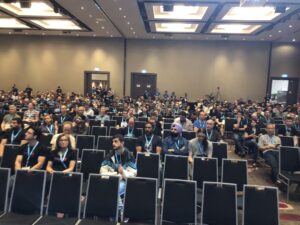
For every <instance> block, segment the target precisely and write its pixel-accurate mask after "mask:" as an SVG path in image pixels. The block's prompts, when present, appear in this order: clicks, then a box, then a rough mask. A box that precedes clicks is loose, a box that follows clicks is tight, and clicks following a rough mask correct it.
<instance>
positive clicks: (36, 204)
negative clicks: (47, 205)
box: [0, 170, 46, 225]
mask: <svg viewBox="0 0 300 225" xmlns="http://www.w3.org/2000/svg"><path fill="white" fill-rule="evenodd" d="M45 182H46V171H39V170H31V171H26V170H18V171H17V172H16V177H15V180H14V186H13V190H12V197H11V200H10V207H9V212H8V213H6V214H4V215H3V216H2V217H0V224H6V225H9V224H22V225H23V224H28V225H29V224H33V223H34V222H35V221H36V220H38V219H39V218H40V217H41V216H42V211H43V204H44V190H45Z"/></svg>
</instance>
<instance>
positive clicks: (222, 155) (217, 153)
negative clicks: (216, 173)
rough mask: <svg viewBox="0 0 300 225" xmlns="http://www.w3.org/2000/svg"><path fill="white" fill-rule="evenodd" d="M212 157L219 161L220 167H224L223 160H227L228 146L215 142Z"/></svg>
mask: <svg viewBox="0 0 300 225" xmlns="http://www.w3.org/2000/svg"><path fill="white" fill-rule="evenodd" d="M212 157H213V158H217V159H218V166H219V167H221V166H222V159H227V144H226V143H220V142H213V151H212Z"/></svg>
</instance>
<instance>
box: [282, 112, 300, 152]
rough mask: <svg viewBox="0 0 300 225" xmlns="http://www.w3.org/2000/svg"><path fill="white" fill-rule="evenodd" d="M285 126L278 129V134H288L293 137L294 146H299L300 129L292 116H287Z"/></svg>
mask: <svg viewBox="0 0 300 225" xmlns="http://www.w3.org/2000/svg"><path fill="white" fill-rule="evenodd" d="M284 125H285V126H284V127H280V128H279V129H278V131H277V133H278V136H288V137H293V139H294V146H298V135H299V134H298V131H297V129H296V127H295V126H294V121H293V118H292V117H286V118H285V120H284Z"/></svg>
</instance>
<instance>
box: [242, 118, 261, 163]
mask: <svg viewBox="0 0 300 225" xmlns="http://www.w3.org/2000/svg"><path fill="white" fill-rule="evenodd" d="M260 135H261V130H260V127H259V126H258V125H257V121H256V120H251V125H250V126H248V127H247V129H246V131H245V133H244V146H245V147H247V148H248V153H251V154H252V155H253V156H252V158H253V163H252V166H253V167H256V161H257V157H258V145H257V139H258V137H259V136H260Z"/></svg>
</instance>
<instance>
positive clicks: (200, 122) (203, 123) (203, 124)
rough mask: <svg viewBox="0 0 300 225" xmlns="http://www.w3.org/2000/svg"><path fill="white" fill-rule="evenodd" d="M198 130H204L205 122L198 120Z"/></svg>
mask: <svg viewBox="0 0 300 225" xmlns="http://www.w3.org/2000/svg"><path fill="white" fill-rule="evenodd" d="M199 124H200V128H204V127H205V125H206V121H201V120H199Z"/></svg>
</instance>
